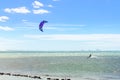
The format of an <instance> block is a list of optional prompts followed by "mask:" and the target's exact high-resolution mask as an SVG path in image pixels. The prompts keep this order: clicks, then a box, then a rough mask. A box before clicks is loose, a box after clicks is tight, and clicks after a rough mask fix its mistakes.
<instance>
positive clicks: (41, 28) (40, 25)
mask: <svg viewBox="0 0 120 80" xmlns="http://www.w3.org/2000/svg"><path fill="white" fill-rule="evenodd" d="M44 23H48V21H45V20H43V21H41V22H40V24H39V30H40V31H42V32H43V26H44Z"/></svg>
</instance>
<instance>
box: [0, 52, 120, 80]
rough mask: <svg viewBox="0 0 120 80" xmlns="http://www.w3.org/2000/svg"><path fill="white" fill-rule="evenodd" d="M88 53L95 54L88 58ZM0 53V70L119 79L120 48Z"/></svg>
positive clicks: (75, 78)
mask: <svg viewBox="0 0 120 80" xmlns="http://www.w3.org/2000/svg"><path fill="white" fill-rule="evenodd" d="M89 54H92V55H93V57H91V58H89V59H88V58H87V57H88V56H89ZM0 55H1V57H0V71H1V72H10V73H20V74H31V75H41V76H44V75H49V76H58V77H68V78H71V79H72V80H120V67H119V66H120V52H114V51H112V52H1V53H0ZM2 77H4V76H2ZM0 78H1V77H0ZM13 78H15V77H12V79H13ZM17 78H18V77H17ZM26 79H27V78H22V79H21V80H26ZM0 80H2V79H0ZM7 80H11V79H7ZM14 80H19V79H16V78H15V79H14Z"/></svg>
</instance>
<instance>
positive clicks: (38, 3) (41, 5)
mask: <svg viewBox="0 0 120 80" xmlns="http://www.w3.org/2000/svg"><path fill="white" fill-rule="evenodd" d="M32 5H33V7H34V8H40V7H43V6H44V4H43V3H41V2H39V1H34V2H33V3H32Z"/></svg>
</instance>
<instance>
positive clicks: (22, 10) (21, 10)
mask: <svg viewBox="0 0 120 80" xmlns="http://www.w3.org/2000/svg"><path fill="white" fill-rule="evenodd" d="M4 11H5V12H7V13H21V14H27V13H30V10H28V9H27V8H26V7H17V8H5V9H4Z"/></svg>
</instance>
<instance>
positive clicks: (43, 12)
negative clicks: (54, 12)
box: [33, 9, 50, 14]
mask: <svg viewBox="0 0 120 80" xmlns="http://www.w3.org/2000/svg"><path fill="white" fill-rule="evenodd" d="M33 13H34V14H45V13H50V12H49V11H48V10H45V9H39V10H33Z"/></svg>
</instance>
